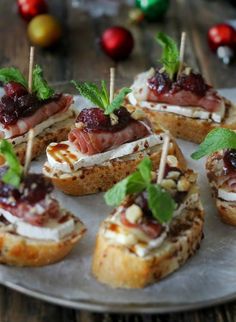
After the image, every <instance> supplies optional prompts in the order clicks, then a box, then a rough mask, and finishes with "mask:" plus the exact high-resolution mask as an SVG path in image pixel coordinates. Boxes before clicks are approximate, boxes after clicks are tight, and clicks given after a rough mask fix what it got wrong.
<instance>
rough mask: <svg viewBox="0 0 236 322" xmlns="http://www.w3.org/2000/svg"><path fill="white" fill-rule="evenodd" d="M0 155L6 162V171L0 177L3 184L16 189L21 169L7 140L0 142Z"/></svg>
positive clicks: (21, 172) (20, 176)
mask: <svg viewBox="0 0 236 322" xmlns="http://www.w3.org/2000/svg"><path fill="white" fill-rule="evenodd" d="M0 154H2V155H3V157H4V158H5V160H6V164H7V166H8V170H7V171H6V173H5V174H4V175H3V177H2V181H3V182H4V183H7V184H10V185H11V186H13V187H16V188H18V187H19V185H20V182H21V178H22V174H23V168H22V166H21V165H20V162H19V160H18V158H17V156H16V154H15V152H14V150H13V146H12V145H11V143H9V142H8V141H7V140H4V139H2V140H0Z"/></svg>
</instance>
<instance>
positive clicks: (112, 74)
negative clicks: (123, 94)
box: [110, 67, 115, 103]
mask: <svg viewBox="0 0 236 322" xmlns="http://www.w3.org/2000/svg"><path fill="white" fill-rule="evenodd" d="M114 90H115V68H114V67H111V68H110V103H111V102H112V101H113V97H114Z"/></svg>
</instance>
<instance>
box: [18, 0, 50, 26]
mask: <svg viewBox="0 0 236 322" xmlns="http://www.w3.org/2000/svg"><path fill="white" fill-rule="evenodd" d="M17 7H18V12H19V14H20V15H21V17H22V18H23V19H24V20H26V21H30V20H31V19H32V18H33V17H35V16H37V15H40V14H42V13H47V12H48V6H47V3H46V2H45V0H17Z"/></svg>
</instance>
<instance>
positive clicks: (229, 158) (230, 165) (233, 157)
mask: <svg viewBox="0 0 236 322" xmlns="http://www.w3.org/2000/svg"><path fill="white" fill-rule="evenodd" d="M223 162H224V172H225V174H227V173H230V172H235V171H236V149H230V150H226V151H225V153H224V156H223Z"/></svg>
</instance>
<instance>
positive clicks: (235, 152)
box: [192, 128, 236, 226]
mask: <svg viewBox="0 0 236 322" xmlns="http://www.w3.org/2000/svg"><path fill="white" fill-rule="evenodd" d="M206 155H208V157H207V161H206V171H207V177H208V180H209V183H210V186H211V188H212V195H213V197H214V199H215V201H216V206H217V209H218V212H219V215H220V218H221V219H222V221H224V222H225V223H227V224H230V225H234V226H236V133H235V131H232V130H229V129H224V128H218V129H214V130H212V131H211V132H210V133H209V134H208V135H207V136H206V138H205V140H204V141H203V142H202V144H200V146H199V148H198V150H197V151H196V152H194V153H193V154H192V158H193V159H195V160H198V159H200V158H202V157H203V156H206Z"/></svg>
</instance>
